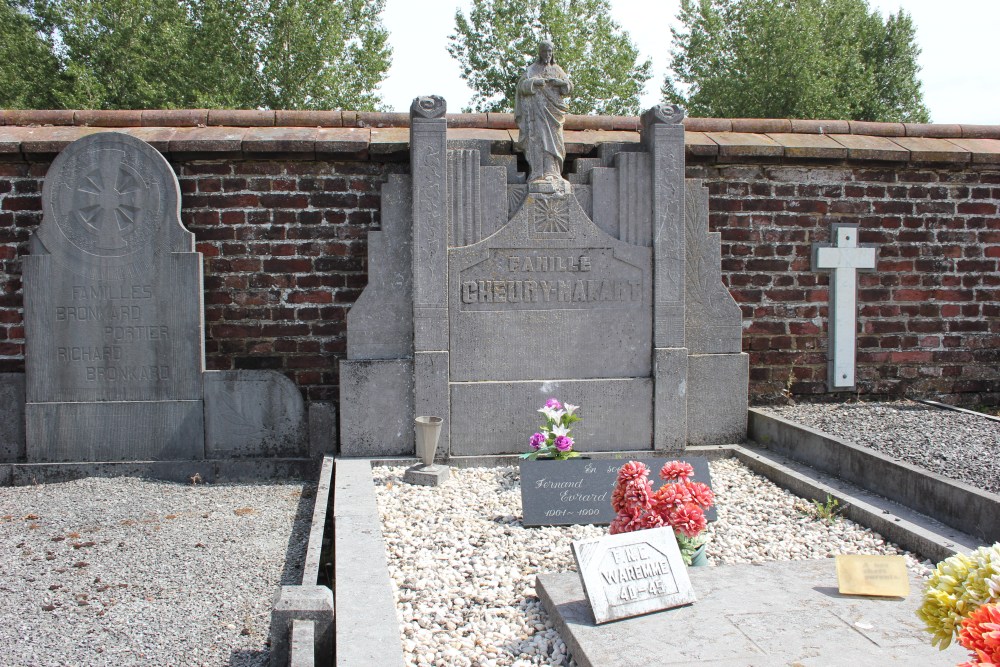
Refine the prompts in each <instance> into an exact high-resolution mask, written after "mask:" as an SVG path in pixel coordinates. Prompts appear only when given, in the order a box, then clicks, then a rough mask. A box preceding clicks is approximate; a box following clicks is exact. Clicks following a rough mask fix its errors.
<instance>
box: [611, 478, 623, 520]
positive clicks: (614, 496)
mask: <svg viewBox="0 0 1000 667" xmlns="http://www.w3.org/2000/svg"><path fill="white" fill-rule="evenodd" d="M611 509H613V510H614V511H615V514H621V513H622V512H624V511H625V485H624V484H615V488H614V489H613V490H612V491H611Z"/></svg>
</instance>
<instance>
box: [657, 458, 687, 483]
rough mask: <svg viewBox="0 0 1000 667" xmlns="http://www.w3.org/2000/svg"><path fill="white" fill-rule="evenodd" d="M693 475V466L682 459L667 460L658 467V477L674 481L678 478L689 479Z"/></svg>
mask: <svg viewBox="0 0 1000 667" xmlns="http://www.w3.org/2000/svg"><path fill="white" fill-rule="evenodd" d="M691 477H694V468H692V467H691V464H690V463H686V462H684V461H668V462H667V463H664V464H663V467H662V468H660V479H664V480H667V481H668V482H674V481H677V480H680V479H690V478H691Z"/></svg>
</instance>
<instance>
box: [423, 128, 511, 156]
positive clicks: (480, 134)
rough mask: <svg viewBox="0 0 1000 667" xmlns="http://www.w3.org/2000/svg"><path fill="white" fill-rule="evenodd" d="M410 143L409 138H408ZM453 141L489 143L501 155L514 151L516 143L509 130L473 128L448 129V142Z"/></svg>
mask: <svg viewBox="0 0 1000 667" xmlns="http://www.w3.org/2000/svg"><path fill="white" fill-rule="evenodd" d="M407 141H409V137H407ZM452 141H489V142H490V143H491V144H492V146H493V150H495V151H496V150H497V149H499V151H498V152H500V153H510V152H511V151H512V150H513V147H514V142H513V140H512V139H511V136H510V132H508V131H507V130H481V129H479V128H472V127H460V128H457V129H454V130H453V129H451V128H449V129H448V142H449V143H451V142H452Z"/></svg>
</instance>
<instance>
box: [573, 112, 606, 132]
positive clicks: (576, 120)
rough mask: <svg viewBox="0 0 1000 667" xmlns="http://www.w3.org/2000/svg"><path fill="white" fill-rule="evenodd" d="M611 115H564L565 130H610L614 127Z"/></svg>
mask: <svg viewBox="0 0 1000 667" xmlns="http://www.w3.org/2000/svg"><path fill="white" fill-rule="evenodd" d="M614 125H615V124H614V117H613V116H576V115H572V114H571V115H569V116H566V124H565V125H564V126H563V128H564V129H566V130H611V129H613V128H614Z"/></svg>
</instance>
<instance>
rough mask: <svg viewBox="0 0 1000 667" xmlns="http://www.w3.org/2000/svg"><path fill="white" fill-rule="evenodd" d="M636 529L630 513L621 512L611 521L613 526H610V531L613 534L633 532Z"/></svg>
mask: <svg viewBox="0 0 1000 667" xmlns="http://www.w3.org/2000/svg"><path fill="white" fill-rule="evenodd" d="M633 530H634V528H632V517H630V516H629V515H628V514H619V515H618V516H616V517H615V518H614V521H612V522H611V527H610V528H608V532H609V533H611V534H612V535H617V534H618V533H631V532H632V531H633Z"/></svg>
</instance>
